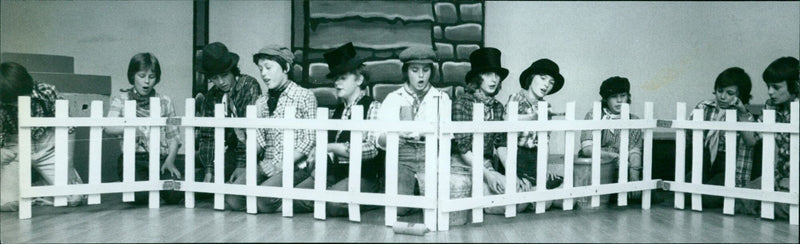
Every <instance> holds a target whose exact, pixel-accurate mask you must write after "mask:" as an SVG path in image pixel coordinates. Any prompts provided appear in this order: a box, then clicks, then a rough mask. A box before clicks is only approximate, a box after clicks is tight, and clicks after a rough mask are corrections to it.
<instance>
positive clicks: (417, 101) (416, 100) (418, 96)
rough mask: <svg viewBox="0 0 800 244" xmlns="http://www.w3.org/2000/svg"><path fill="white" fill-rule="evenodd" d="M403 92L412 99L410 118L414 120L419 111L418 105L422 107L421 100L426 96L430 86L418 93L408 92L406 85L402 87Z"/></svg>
mask: <svg viewBox="0 0 800 244" xmlns="http://www.w3.org/2000/svg"><path fill="white" fill-rule="evenodd" d="M403 90H404V91H406V93H408V95H411V97H413V98H414V103H413V104H411V118H415V119H416V118H417V111H419V107H420V105H422V99H425V95H427V94H428V92H429V91H430V90H431V85H430V84H429V85H428V87H427V88H425V90H424V91H422V92H420V93H416V92H412V91H409V89H408V85H405V86H403Z"/></svg>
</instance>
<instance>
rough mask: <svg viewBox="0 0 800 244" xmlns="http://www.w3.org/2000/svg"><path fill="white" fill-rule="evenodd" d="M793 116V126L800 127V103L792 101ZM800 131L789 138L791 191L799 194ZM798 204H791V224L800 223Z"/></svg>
mask: <svg viewBox="0 0 800 244" xmlns="http://www.w3.org/2000/svg"><path fill="white" fill-rule="evenodd" d="M791 106H792V107H791V116H792V119H791V121H790V123H791V125H792V128H800V103H798V102H792V105H791ZM798 133H800V132H799V131H795V133H792V134H791V135H790V138H789V145H790V146H789V148H791V149H790V150H791V151H790V152H789V192H791V193H793V194H797V193H798V192H799V191H800V189H799V188H800V169H798V167H800V163H799V162H798V161H800V155H798V154H800V153H798V151H800V134H798ZM798 221H800V220H798V205H797V204H792V205H790V206H789V224H791V225H798Z"/></svg>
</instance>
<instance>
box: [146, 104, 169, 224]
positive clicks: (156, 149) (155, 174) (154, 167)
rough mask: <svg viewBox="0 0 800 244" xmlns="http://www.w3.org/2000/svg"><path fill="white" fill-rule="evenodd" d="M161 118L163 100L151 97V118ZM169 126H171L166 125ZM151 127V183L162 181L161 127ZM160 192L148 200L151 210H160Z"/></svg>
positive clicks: (152, 194) (154, 192) (151, 192)
mask: <svg viewBox="0 0 800 244" xmlns="http://www.w3.org/2000/svg"><path fill="white" fill-rule="evenodd" d="M159 117H161V99H159V98H158V97H150V118H159ZM165 126H169V125H165ZM149 127H150V177H149V178H148V179H150V180H149V181H150V182H153V183H155V182H158V181H161V174H159V171H160V169H161V164H160V161H161V155H160V154H161V127H159V126H149ZM158 192H159V191H158V190H155V191H150V194H149V195H150V197H149V198H148V199H149V201H150V203H149V204H148V205H149V207H150V208H158V207H159V205H160V203H161V198H160V196H159V195H160V194H158Z"/></svg>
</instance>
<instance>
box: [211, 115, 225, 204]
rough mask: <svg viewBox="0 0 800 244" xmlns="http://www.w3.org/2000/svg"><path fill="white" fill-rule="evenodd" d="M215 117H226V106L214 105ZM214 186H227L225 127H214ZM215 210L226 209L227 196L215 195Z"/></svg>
mask: <svg viewBox="0 0 800 244" xmlns="http://www.w3.org/2000/svg"><path fill="white" fill-rule="evenodd" d="M214 117H216V118H223V117H225V106H223V105H222V104H215V105H214ZM214 184H217V185H222V184H225V127H222V126H220V125H217V126H215V127H214ZM214 209H217V210H223V209H225V195H224V194H219V193H217V194H214Z"/></svg>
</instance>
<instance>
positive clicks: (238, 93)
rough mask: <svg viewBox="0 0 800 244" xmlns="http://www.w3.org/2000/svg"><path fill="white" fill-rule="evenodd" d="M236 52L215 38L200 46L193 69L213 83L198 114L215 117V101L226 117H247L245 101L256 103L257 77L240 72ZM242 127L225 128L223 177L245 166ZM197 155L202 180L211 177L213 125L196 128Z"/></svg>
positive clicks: (257, 94) (259, 93)
mask: <svg viewBox="0 0 800 244" xmlns="http://www.w3.org/2000/svg"><path fill="white" fill-rule="evenodd" d="M238 63H239V55H237V54H236V53H232V52H229V51H228V48H227V47H226V46H225V44H222V43H220V42H214V43H211V44H208V45H206V46H205V47H203V51H202V54H201V55H200V59H199V60H198V63H197V64H196V66H195V70H197V72H200V73H202V74H204V75H205V77H207V78H208V79H209V80H211V81H212V82H213V83H214V86H213V87H211V89H209V91H208V92H207V94H205V96H204V97H205V99H204V101H203V102H202V104H199V105H198V106H197V107H198V109H199V111H196V113H197V114H198V116H199V117H214V106H215V104H218V103H221V104H223V105H224V107H225V117H246V114H245V112H246V110H247V109H246V108H247V106H248V105H253V104H255V101H256V99H258V97H259V96H261V87H260V86H259V85H258V81H257V80H256V79H255V78H253V77H251V76H248V75H245V74H242V73H241V71H239V67H238V66H237V65H238ZM244 134H245V133H244V130H243V129H240V128H239V129H234V128H226V129H225V145H226V147H227V149H226V150H225V178H226V179H227V178H230V176H231V175H232V174H233V173H234V171H236V170H235V169H237V168H244V166H245V164H246V161H247V160H246V157H245V152H246V149H245V137H244ZM197 143H198V146H199V148H198V149H197V151H196V154H197V156H196V158H197V161H199V163H200V164H202V165H203V167H204V168H205V175H204V180H203V181H204V182H211V181H212V180H213V179H214V174H215V172H214V129H213V128H198V129H197Z"/></svg>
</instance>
